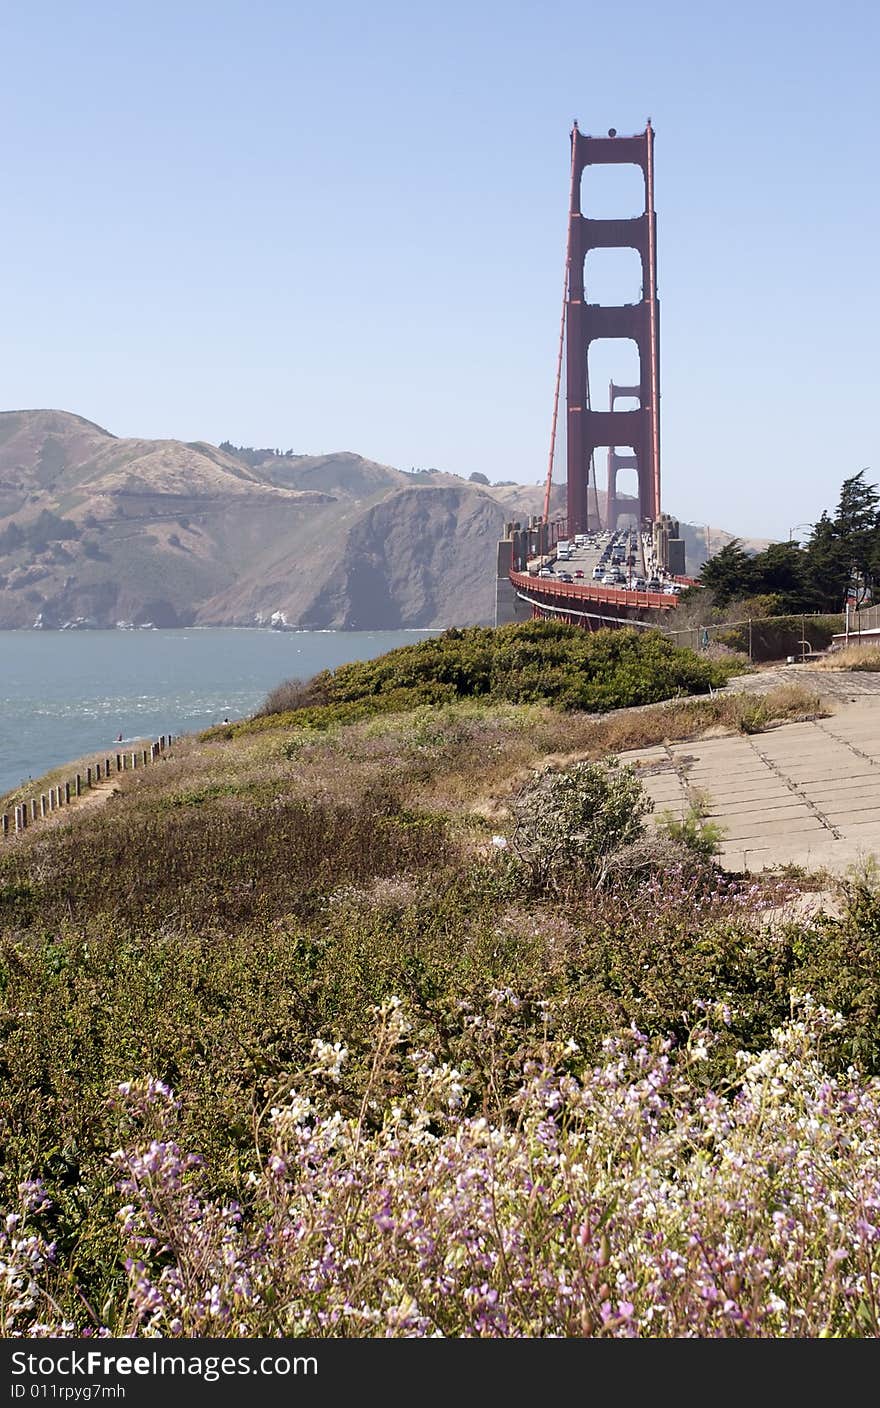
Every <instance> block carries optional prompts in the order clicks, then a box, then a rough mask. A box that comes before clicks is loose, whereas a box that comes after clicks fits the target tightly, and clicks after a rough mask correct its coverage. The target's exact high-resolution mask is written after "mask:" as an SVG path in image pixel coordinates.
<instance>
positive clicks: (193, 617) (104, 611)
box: [0, 410, 731, 630]
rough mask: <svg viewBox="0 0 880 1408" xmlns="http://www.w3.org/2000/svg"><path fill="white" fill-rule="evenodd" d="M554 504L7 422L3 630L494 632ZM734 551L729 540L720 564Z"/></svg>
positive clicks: (389, 471) (196, 445)
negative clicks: (506, 567) (502, 540)
mask: <svg viewBox="0 0 880 1408" xmlns="http://www.w3.org/2000/svg"><path fill="white" fill-rule="evenodd" d="M484 480H485V481H486V482H483V481H484ZM543 496H544V490H543V486H542V485H540V484H535V485H523V484H513V483H503V484H490V483H489V482H488V480H486V477H485V476H484V475H482V474H479V473H477V474H475V475H474V477H473V479H463V478H461V477H460V476H458V475H454V474H447V473H444V472H443V471H440V470H434V469H432V470H421V471H418V472H409V473H407V472H404V471H402V470H399V469H394V468H392V467H391V466H390V465H383V464H377V463H375V462H374V461H372V460H367V459H364V458H363V457H362V456H360V455H357V454H353V453H351V452H348V451H341V452H338V453H335V454H330V455H294V454H292V453H288V454H278V453H276V452H273V451H270V450H261V451H254V450H250V449H239V448H237V447H235V446H233V445H231V444H230V443H229V442H224V444H223V446H222V447H218V446H215V445H210V444H208V443H206V442H204V441H195V442H193V443H189V444H187V443H184V442H182V441H179V440H136V439H120V438H118V437H117V436H115V435H112V434H111V433H110V432H109V431H108V430H104V429H103V428H102V427H101V426H99V425H95V424H94V422H92V421H89V420H85V419H84V418H83V417H82V416H78V415H73V414H71V413H69V412H67V411H53V410H35V411H5V412H0V629H10V628H27V627H33V626H37V627H43V628H48V629H52V628H56V629H57V628H62V627H68V628H71V627H87V626H96V627H113V626H117V625H119V626H125V627H129V628H130V627H131V626H140V625H146V624H151V625H154V626H160V627H161V626H185V625H203V626H261V625H262V626H267V625H274V626H276V627H281V628H284V627H287V628H300V629H321V628H325V629H326V628H333V629H338V630H395V629H405V628H407V627H414V628H415V627H431V626H434V627H442V626H453V625H457V626H463V625H479V624H485V623H488V622H490V621H491V620H492V616H493V610H494V587H495V583H494V574H495V542H496V540H497V539H498V538H499V537H500V536H501V534H502V532H503V529H504V524H505V522H507V521H509V520H510V519H512V518H513V519H516V518H520V519H525V518H527V517H528V516H530V515H531V514H537V513H540V512H541V510H542V507H543ZM563 503H564V489H563V487H562V486H561V485H560V486H555V493H554V508H556V509H560V510H561V509H562V508H563ZM683 531H685V532H686V536H687V529H686V526H684V525H683ZM695 532H696V530H692V533H691V542H689V547H691V549H692V551H691V554H690V555H689V558H688V567H689V569H690V570H695V569H696V568H698V567H699V565H700V561H702V559H703V557H704V555H705V554H704V552H694V551H693V548H694V547H696V546H697V540H696V538H695V537H694V536H693V534H694V533H695ZM700 536H701V538H702V537H703V536H704V535H703V534H702V533H701V535H700ZM730 536H731V535H730V534H726V533H724V534H722V533H720V532H719V533H718V534H717V535H716V534H715V533H714V532H713V542H712V546H713V549H715V550H717V549H718V548H719V547H721V545H722V543H723V542H724V541H727V540H729V538H730ZM700 546H702V544H700Z"/></svg>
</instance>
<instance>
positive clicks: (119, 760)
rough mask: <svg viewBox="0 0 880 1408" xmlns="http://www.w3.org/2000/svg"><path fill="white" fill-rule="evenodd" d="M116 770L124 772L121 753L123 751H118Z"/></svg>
mask: <svg viewBox="0 0 880 1408" xmlns="http://www.w3.org/2000/svg"><path fill="white" fill-rule="evenodd" d="M116 771H117V772H122V754H121V753H117V754H116Z"/></svg>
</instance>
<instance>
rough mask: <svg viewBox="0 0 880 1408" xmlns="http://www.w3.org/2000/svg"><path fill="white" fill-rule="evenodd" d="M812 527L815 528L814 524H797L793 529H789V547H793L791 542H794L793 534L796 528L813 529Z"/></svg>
mask: <svg viewBox="0 0 880 1408" xmlns="http://www.w3.org/2000/svg"><path fill="white" fill-rule="evenodd" d="M812 526H813V525H812V523H795V524H794V525H793V526H792V527H791V528H789V530H788V542H789V546H790V545H791V541H792V538H791V535H792V533H793V532H794V530H795V528H812Z"/></svg>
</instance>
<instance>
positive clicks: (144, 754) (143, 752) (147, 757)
mask: <svg viewBox="0 0 880 1408" xmlns="http://www.w3.org/2000/svg"><path fill="white" fill-rule="evenodd" d="M141 756H142V757H143V760H144V767H146V766H147V763H148V762H149V761H150V755H149V753H148V752H147V750H146V748H143V749H142V750H141Z"/></svg>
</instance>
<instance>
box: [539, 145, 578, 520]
mask: <svg viewBox="0 0 880 1408" xmlns="http://www.w3.org/2000/svg"><path fill="white" fill-rule="evenodd" d="M576 133H577V123H575V127H574V131H573V132H572V134H571V183H570V191H569V198H568V230H567V232H566V236H565V274H564V277H563V283H562V317H561V318H560V320H559V352H558V355H557V357H556V389H555V391H554V393H553V420H552V423H551V426H550V454H549V457H548V460H547V484H546V487H545V489H544V522H545V523H549V521H550V490H551V487H552V480H553V460H554V457H555V455H556V424H557V421H558V419H559V388H560V386H561V385H562V357H563V353H564V351H565V315H566V309H567V306H568V283H569V274H570V271H571V217H572V213H573V211H574V183H575V171H576V169H577V167H576V160H575V150H576V145H577V142H576Z"/></svg>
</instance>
